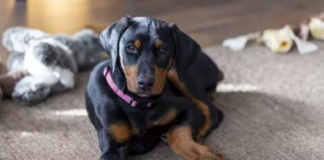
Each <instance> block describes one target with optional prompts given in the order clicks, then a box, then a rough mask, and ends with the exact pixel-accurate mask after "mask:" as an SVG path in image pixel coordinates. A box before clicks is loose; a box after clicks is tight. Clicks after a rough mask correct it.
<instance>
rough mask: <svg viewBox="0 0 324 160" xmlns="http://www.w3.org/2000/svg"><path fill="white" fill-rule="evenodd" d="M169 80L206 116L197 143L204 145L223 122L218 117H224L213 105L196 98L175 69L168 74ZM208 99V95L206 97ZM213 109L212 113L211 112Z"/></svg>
mask: <svg viewBox="0 0 324 160" xmlns="http://www.w3.org/2000/svg"><path fill="white" fill-rule="evenodd" d="M167 76H168V79H169V80H170V81H171V82H172V84H173V85H174V86H175V87H176V88H177V89H178V90H179V91H180V92H181V93H182V94H183V95H185V96H186V97H188V98H189V99H191V100H192V101H193V102H194V103H195V104H196V105H197V106H198V108H199V111H200V112H201V113H202V114H204V116H205V122H204V123H203V124H202V126H201V127H200V128H199V131H198V133H197V136H196V138H195V139H196V141H197V142H198V143H203V140H204V138H205V137H206V136H207V134H208V133H209V132H210V131H211V130H212V129H214V128H215V126H218V125H219V123H220V122H221V120H222V116H221V117H219V116H218V115H222V113H221V111H219V110H218V109H217V108H216V107H215V106H213V104H212V103H210V102H208V103H206V102H204V101H202V100H200V99H198V98H197V97H195V96H194V95H193V94H192V93H191V92H190V91H189V89H188V88H187V87H186V85H185V84H184V83H182V82H180V81H179V78H178V74H177V71H176V70H175V69H171V70H170V71H169V72H168V74H167ZM191 87H192V89H194V88H193V87H194V85H192V86H191ZM206 97H207V95H206ZM210 108H212V112H211V110H210ZM211 117H213V118H214V120H212V119H211Z"/></svg>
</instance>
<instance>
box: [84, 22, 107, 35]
mask: <svg viewBox="0 0 324 160" xmlns="http://www.w3.org/2000/svg"><path fill="white" fill-rule="evenodd" d="M108 26H109V25H108V24H104V23H91V24H88V25H86V26H85V28H87V29H91V30H93V31H94V32H95V33H97V34H100V33H101V32H102V31H103V30H104V29H106V28H107V27H108Z"/></svg>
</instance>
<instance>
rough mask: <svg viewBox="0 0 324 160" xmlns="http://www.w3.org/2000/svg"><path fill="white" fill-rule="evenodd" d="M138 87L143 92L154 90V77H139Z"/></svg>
mask: <svg viewBox="0 0 324 160" xmlns="http://www.w3.org/2000/svg"><path fill="white" fill-rule="evenodd" d="M137 85H138V88H140V89H141V90H143V91H148V90H150V89H152V87H153V85H154V77H144V76H139V77H138V78H137Z"/></svg>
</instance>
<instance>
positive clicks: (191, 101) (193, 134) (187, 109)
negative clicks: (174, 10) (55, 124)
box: [86, 16, 224, 160]
mask: <svg viewBox="0 0 324 160" xmlns="http://www.w3.org/2000/svg"><path fill="white" fill-rule="evenodd" d="M100 40H101V43H102V45H103V47H104V48H105V50H106V51H107V52H108V53H109V55H110V57H111V59H110V60H108V61H106V62H102V63H101V64H99V65H98V66H97V67H96V68H95V69H94V70H93V71H92V73H91V75H90V81H89V83H88V87H87V92H86V107H87V111H88V114H89V117H90V120H91V122H92V123H93V125H94V127H95V129H96V130H97V132H98V138H99V145H100V149H101V152H102V155H101V158H100V159H101V160H113V159H127V155H128V154H143V153H146V152H148V151H149V150H151V149H152V148H153V147H154V146H155V145H157V144H158V142H159V141H160V137H161V136H162V135H164V134H166V135H167V141H168V143H169V145H170V147H171V149H172V150H173V151H174V152H175V153H176V154H177V155H178V156H180V157H181V158H182V159H185V160H196V159H198V160H201V159H206V160H209V159H210V160H211V159H224V156H223V154H221V153H219V152H215V151H213V150H212V149H211V148H210V147H207V146H204V145H202V142H203V139H204V138H205V137H206V136H207V135H208V134H209V133H210V132H211V131H212V130H213V129H215V128H216V127H218V125H219V124H220V122H221V121H222V119H223V114H222V112H221V111H220V110H218V109H217V108H216V107H215V106H214V105H213V104H212V102H211V101H210V100H209V99H208V95H209V94H210V93H213V92H214V91H215V89H216V86H217V83H218V81H219V80H220V79H221V77H222V73H221V72H220V71H219V70H218V68H217V66H216V65H215V64H214V63H213V61H212V60H211V59H210V58H209V57H207V56H206V55H205V54H204V53H202V51H201V49H200V46H199V45H198V44H197V43H196V42H195V41H194V40H193V39H191V38H190V37H189V36H188V35H186V34H184V33H183V32H181V31H180V30H179V29H178V28H177V26H176V25H175V24H167V23H165V22H163V21H160V20H157V19H153V18H147V17H137V18H131V17H129V16H126V17H123V18H122V19H121V20H119V21H117V22H116V23H115V24H113V25H111V26H109V27H108V28H106V29H105V30H104V31H102V33H101V35H100Z"/></svg>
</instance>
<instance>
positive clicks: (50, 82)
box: [2, 27, 107, 105]
mask: <svg viewBox="0 0 324 160" xmlns="http://www.w3.org/2000/svg"><path fill="white" fill-rule="evenodd" d="M2 42H3V46H4V47H5V48H6V49H7V50H8V51H9V52H11V55H10V56H9V59H8V62H7V66H8V68H9V70H10V71H16V70H27V71H28V73H29V74H30V76H27V77H25V78H23V79H22V80H21V81H19V82H18V83H17V85H16V86H15V89H14V93H13V94H12V97H13V98H14V100H16V101H18V102H19V103H21V104H24V105H32V104H36V103H39V102H42V101H43V100H45V99H46V98H47V97H48V96H49V95H53V94H59V93H62V92H65V91H68V90H70V89H72V88H74V86H75V77H76V74H77V73H78V72H79V71H83V70H86V69H90V68H92V67H93V66H95V65H96V64H98V63H100V62H102V61H104V60H106V59H107V57H103V56H102V53H104V50H103V48H102V46H101V44H100V41H99V36H98V35H97V34H95V33H94V32H93V31H92V30H89V29H84V30H81V31H79V32H77V33H76V34H74V35H72V36H70V35H67V34H58V35H50V34H48V33H45V32H42V31H39V30H35V29H29V28H24V27H13V28H10V29H8V30H7V31H5V33H4V34H3V41H2Z"/></svg>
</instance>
